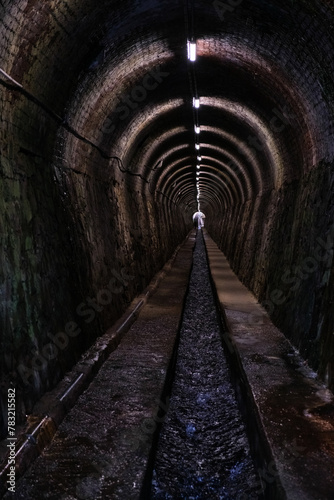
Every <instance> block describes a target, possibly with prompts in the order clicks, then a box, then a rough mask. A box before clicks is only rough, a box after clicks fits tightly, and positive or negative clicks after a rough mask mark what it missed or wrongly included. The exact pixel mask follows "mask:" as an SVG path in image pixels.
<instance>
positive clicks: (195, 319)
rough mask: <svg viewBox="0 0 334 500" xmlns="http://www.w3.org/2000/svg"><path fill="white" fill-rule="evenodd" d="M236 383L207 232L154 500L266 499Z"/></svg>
mask: <svg viewBox="0 0 334 500" xmlns="http://www.w3.org/2000/svg"><path fill="white" fill-rule="evenodd" d="M259 485H260V482H259V480H258V477H257V475H256V472H255V467H254V465H253V462H252V459H251V456H250V451H249V444H248V440H247V436H246V432H245V427H244V424H243V421H242V417H241V414H240V412H239V409H238V405H237V402H236V399H235V393H234V389H233V387H232V385H231V382H230V375H229V368H228V366H227V362H226V359H225V355H224V351H223V347H222V341H221V336H220V327H219V322H218V316H217V310H216V305H215V302H214V298H213V293H212V289H211V283H210V280H209V270H208V264H207V258H206V252H205V246H204V241H203V237H202V234H201V231H198V234H197V237H196V247H195V250H194V255H193V270H192V273H191V278H190V285H189V293H188V296H187V299H186V303H185V311H184V317H183V323H182V327H181V332H180V344H179V348H178V355H177V363H176V372H175V379H174V383H173V387H172V394H171V398H170V406H169V409H168V413H167V416H166V419H165V421H164V423H163V426H162V430H161V433H160V437H159V443H158V450H157V455H156V460H155V464H154V470H153V481H152V488H151V496H150V498H151V499H154V500H163V499H164V500H167V499H168V500H169V499H189V500H192V499H194V500H195V499H196V500H200V499H210V500H214V499H229V500H232V499H233V500H250V499H252V500H255V499H258V498H262V496H261V488H260V486H259Z"/></svg>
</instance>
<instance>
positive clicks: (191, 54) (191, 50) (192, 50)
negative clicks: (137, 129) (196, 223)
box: [187, 40, 202, 211]
mask: <svg viewBox="0 0 334 500" xmlns="http://www.w3.org/2000/svg"><path fill="white" fill-rule="evenodd" d="M187 48H188V60H189V61H191V62H195V61H196V42H191V41H190V40H188V43H187ZM199 106H200V102H199V98H198V97H197V96H196V97H193V107H194V108H195V109H199ZM200 131H201V129H200V126H199V124H195V134H196V135H197V134H199V133H200ZM195 149H196V150H197V151H199V149H200V145H199V141H198V139H197V138H196V143H195ZM201 160H202V157H201V156H200V155H199V156H197V162H198V163H197V166H196V170H197V172H196V193H197V206H198V211H199V210H200V202H199V198H200V187H199V178H200V168H201V167H200V161H201Z"/></svg>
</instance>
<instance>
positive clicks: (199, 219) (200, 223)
mask: <svg viewBox="0 0 334 500" xmlns="http://www.w3.org/2000/svg"><path fill="white" fill-rule="evenodd" d="M204 219H205V215H204V214H203V212H200V211H198V212H195V213H194V215H193V223H194V228H195V229H202V227H204Z"/></svg>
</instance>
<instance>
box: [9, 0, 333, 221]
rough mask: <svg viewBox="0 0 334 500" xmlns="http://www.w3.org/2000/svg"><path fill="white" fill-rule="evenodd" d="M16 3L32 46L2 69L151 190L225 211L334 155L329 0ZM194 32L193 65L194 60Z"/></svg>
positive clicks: (71, 157) (72, 148)
mask: <svg viewBox="0 0 334 500" xmlns="http://www.w3.org/2000/svg"><path fill="white" fill-rule="evenodd" d="M18 7H19V8H21V9H24V10H25V17H24V21H23V24H22V26H21V27H16V30H17V37H20V36H24V42H25V48H26V54H25V58H23V57H22V54H17V55H16V54H15V53H13V54H12V58H11V60H9V62H8V64H9V65H11V66H7V67H6V68H4V70H5V71H7V72H8V74H10V75H11V76H12V77H13V78H15V79H16V80H17V81H19V82H20V83H22V85H23V87H24V88H28V89H29V91H30V92H31V93H32V94H34V95H36V96H38V98H39V99H40V100H41V101H46V102H55V103H56V104H55V109H53V111H54V112H55V113H57V114H58V115H59V116H61V117H63V120H64V121H66V122H67V123H68V124H69V125H70V126H71V127H72V129H73V130H75V131H76V133H77V134H79V135H80V136H81V137H83V138H85V139H87V140H88V141H89V142H91V143H93V144H94V145H96V147H97V148H98V151H99V152H100V153H101V154H102V158H104V159H108V158H110V160H109V161H110V162H111V164H112V167H113V168H116V167H119V168H122V169H123V168H124V170H126V171H127V172H129V173H130V174H132V175H136V176H139V177H140V178H141V179H142V181H143V190H146V189H149V190H150V191H151V192H154V193H156V195H157V196H158V195H159V194H161V195H163V196H165V197H166V199H168V200H170V201H171V202H173V203H176V204H177V205H180V206H181V207H184V206H188V207H189V208H191V209H192V210H193V211H196V210H197V201H200V207H201V209H202V210H203V211H206V210H209V211H210V212H212V213H217V212H219V211H221V210H223V209H224V207H226V206H228V205H230V204H237V203H242V202H245V201H246V200H248V199H250V198H254V197H256V196H257V195H259V194H261V193H263V192H265V191H268V190H272V189H279V188H280V187H281V186H282V185H283V184H284V183H286V182H290V181H292V180H293V179H295V178H298V177H300V176H301V175H302V174H303V173H305V172H307V171H308V170H310V169H311V168H312V167H313V166H315V165H316V164H317V162H319V160H321V159H323V158H324V159H332V157H333V152H334V149H333V144H332V143H331V141H330V140H329V137H330V130H329V129H330V128H331V127H332V125H330V127H329V126H328V124H332V117H331V116H330V115H329V107H328V103H326V102H325V101H324V98H323V92H322V89H323V87H324V86H325V85H326V82H327V79H328V74H326V73H325V70H324V69H323V68H324V67H326V68H327V69H326V71H328V68H331V67H332V66H333V61H332V60H331V59H332V54H331V51H327V50H326V47H327V46H329V45H330V43H331V42H330V41H329V40H330V36H331V33H330V30H331V26H330V18H331V17H332V12H331V11H330V8H331V7H330V4H329V3H328V5H327V4H326V3H324V2H307V1H306V0H300V1H297V2H293V3H292V2H289V8H288V9H287V8H286V7H285V5H284V2H283V4H282V2H279V1H278V0H277V1H276V0H272V1H269V2H263V1H261V0H247V1H243V2H240V1H234V2H218V1H214V2H210V3H207V2H203V1H196V0H194V1H191V0H188V1H184V2H179V1H176V0H168V1H162V0H159V1H154V0H152V1H141V2H133V1H122V2H120V1H101V2H98V4H96V2H94V1H93V0H84V1H81V2H77V1H75V0H68V1H67V2H63V1H61V0H59V1H57V2H55V6H54V8H51V7H50V6H49V5H44V6H43V7H42V8H40V7H39V8H38V9H37V8H36V9H35V7H34V2H28V3H27V2H23V1H22V2H14V3H13V4H12V8H18ZM326 18H328V25H326V23H324V19H326ZM69 40H70V42H71V43H69ZM188 41H192V42H193V43H195V44H196V54H197V57H196V61H190V60H189V59H188V58H187V42H188ZM34 46H35V48H36V49H35V52H34V49H33V47H34ZM36 51H38V57H36ZM18 58H20V59H18ZM325 59H326V64H324V60H325ZM28 68H29V69H28ZM64 75H65V76H64ZM194 98H196V99H198V100H199V108H196V107H194V102H193V99H194ZM195 126H196V127H199V133H196V131H195ZM196 144H197V149H196ZM62 147H63V151H64V154H65V159H66V161H68V162H70V163H71V164H72V165H76V166H77V168H84V166H83V165H82V162H81V156H80V154H81V153H80V149H78V146H77V145H76V144H75V143H74V141H72V137H71V134H68V135H65V143H63V145H62ZM115 158H116V159H118V161H117V162H115ZM198 193H199V197H198Z"/></svg>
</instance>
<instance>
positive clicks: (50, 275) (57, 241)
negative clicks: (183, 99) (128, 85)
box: [0, 85, 189, 435]
mask: <svg viewBox="0 0 334 500" xmlns="http://www.w3.org/2000/svg"><path fill="white" fill-rule="evenodd" d="M14 103H15V106H13V104H14ZM1 109H2V123H3V127H2V130H1V134H2V138H1V139H2V151H1V165H2V171H1V181H2V182H1V184H0V185H1V193H0V194H1V196H0V203H1V210H0V227H1V254H0V283H1V289H0V293H1V306H0V307H1V313H0V318H1V326H0V331H1V333H2V335H3V337H2V345H3V348H2V349H1V354H0V356H1V360H0V366H1V387H2V398H1V405H2V408H1V418H2V422H1V433H2V435H5V433H6V427H5V425H6V422H7V419H6V409H5V403H6V394H7V392H6V391H7V389H6V388H7V386H8V384H10V383H14V384H17V421H18V423H19V422H20V421H23V420H24V418H25V415H26V413H29V412H30V411H31V409H32V406H33V404H34V402H35V401H36V400H37V399H38V397H39V396H40V395H41V394H43V393H44V392H45V391H46V390H49V389H51V388H52V387H54V386H55V384H56V383H57V382H58V381H59V380H60V379H61V378H62V376H63V375H64V373H65V372H66V371H67V370H68V369H69V368H70V367H71V366H72V365H73V363H75V361H76V360H78V358H79V356H80V354H81V353H82V352H83V351H84V350H85V349H86V348H87V347H88V346H89V345H91V344H92V342H93V341H94V340H95V339H96V338H97V337H98V336H99V335H101V334H102V333H104V331H105V330H106V329H107V328H108V327H109V326H111V325H112V324H113V323H114V322H115V321H116V319H117V318H118V317H120V315H121V314H122V313H123V312H124V310H125V309H126V307H127V306H128V305H129V303H130V301H131V300H132V299H133V298H134V297H135V296H136V295H137V294H139V293H140V292H141V291H142V290H143V288H144V287H145V286H146V285H147V284H148V282H149V281H150V279H151V278H152V277H153V275H154V274H155V273H156V272H157V271H158V270H159V269H161V267H162V266H163V265H164V263H165V262H166V260H168V258H169V257H170V256H171V255H172V253H173V251H174V249H175V247H176V246H177V245H178V244H179V243H180V242H181V241H182V240H183V239H184V238H185V236H186V234H187V231H188V229H189V223H188V226H186V224H185V223H184V218H183V216H182V214H181V213H178V212H177V209H176V207H175V206H174V205H173V206H170V205H169V204H168V203H167V202H166V200H159V201H160V203H157V202H156V201H155V199H154V197H153V195H152V196H150V193H149V192H148V191H146V192H145V193H143V185H142V184H143V183H142V180H141V179H139V178H135V177H131V176H129V175H128V174H124V173H122V172H121V171H120V170H119V168H118V167H117V163H116V164H112V165H110V164H109V163H108V162H107V161H106V160H104V159H103V158H101V157H100V155H99V153H98V152H96V150H94V148H92V147H91V146H90V145H89V144H86V143H85V142H83V141H81V140H80V139H78V138H76V137H73V138H71V140H72V141H74V142H75V143H76V147H77V148H78V149H79V150H80V162H81V163H85V165H86V167H87V168H85V170H84V171H79V170H77V169H76V168H75V166H74V165H69V164H67V163H65V162H64V161H63V160H64V159H63V157H62V156H61V155H62V154H63V150H62V143H63V141H64V137H65V136H66V137H67V140H69V139H68V136H70V135H71V134H70V132H68V131H64V130H62V129H61V127H60V129H59V124H58V123H57V121H55V120H54V119H53V117H52V116H50V114H49V113H47V112H45V111H43V109H41V107H40V106H39V105H38V103H35V102H32V101H31V100H29V98H27V97H26V96H25V95H22V93H21V92H20V91H17V90H15V89H14V88H12V87H11V86H10V85H9V87H8V89H6V87H4V88H2V92H1ZM72 146H73V147H74V145H72ZM172 220H173V221H174V224H173V227H172V225H171V221H172Z"/></svg>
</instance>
